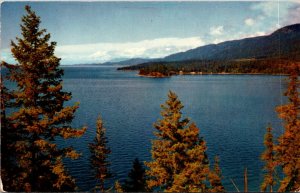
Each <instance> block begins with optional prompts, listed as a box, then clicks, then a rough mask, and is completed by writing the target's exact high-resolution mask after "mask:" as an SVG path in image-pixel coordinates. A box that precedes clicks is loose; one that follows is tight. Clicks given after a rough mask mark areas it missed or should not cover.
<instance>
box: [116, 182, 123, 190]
mask: <svg viewBox="0 0 300 193" xmlns="http://www.w3.org/2000/svg"><path fill="white" fill-rule="evenodd" d="M114 189H115V192H124V191H123V188H122V186H121V184H120V183H119V181H116V182H115V185H114Z"/></svg>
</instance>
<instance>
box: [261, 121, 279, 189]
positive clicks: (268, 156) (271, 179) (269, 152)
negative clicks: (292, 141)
mask: <svg viewBox="0 0 300 193" xmlns="http://www.w3.org/2000/svg"><path fill="white" fill-rule="evenodd" d="M264 144H265V147H266V150H265V151H264V152H263V154H262V155H261V159H262V160H263V161H265V166H264V170H265V171H266V173H265V176H264V181H263V183H262V185H261V191H262V192H266V191H267V190H268V187H269V191H270V192H273V187H274V185H275V168H276V164H275V153H274V142H273V135H272V128H271V127H270V126H269V127H267V133H266V135H265V140H264Z"/></svg>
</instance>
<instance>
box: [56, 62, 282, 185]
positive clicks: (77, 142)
mask: <svg viewBox="0 0 300 193" xmlns="http://www.w3.org/2000/svg"><path fill="white" fill-rule="evenodd" d="M64 70H65V75H64V77H63V88H64V90H66V91H68V92H72V96H73V98H72V100H71V101H70V102H68V104H69V105H71V104H74V102H80V107H79V109H78V110H77V112H76V114H75V118H74V121H73V123H72V124H73V126H74V127H81V126H87V127H88V130H87V132H86V133H85V135H84V136H83V137H81V138H79V139H72V140H67V141H61V140H60V141H59V144H60V145H62V146H64V145H72V146H73V147H74V148H75V149H76V150H78V151H79V152H81V153H82V156H81V157H80V158H79V159H78V160H75V161H70V160H66V161H65V162H66V166H67V168H68V170H69V172H70V173H71V175H72V176H74V177H75V179H76V183H77V185H78V187H79V190H81V191H88V190H91V189H92V188H93V187H94V186H95V180H94V177H93V172H92V170H93V169H92V168H91V167H90V165H89V156H90V153H89V149H88V143H90V142H92V140H93V139H94V137H95V124H96V119H97V117H98V116H99V115H101V117H102V119H103V121H104V126H105V128H106V129H107V130H106V131H107V137H108V141H109V144H108V145H109V147H110V148H111V151H112V153H111V155H110V157H109V160H110V162H111V166H110V169H111V171H112V173H113V174H114V176H113V178H112V179H111V180H109V181H108V182H107V184H106V185H107V187H110V186H112V185H113V183H114V181H115V180H119V181H120V182H123V181H124V180H125V179H126V177H127V174H128V172H129V171H130V169H131V166H132V161H133V160H134V159H135V158H136V157H137V158H139V159H140V160H141V161H149V160H151V154H150V150H151V140H152V139H154V135H153V131H154V128H153V123H154V122H155V121H157V119H159V118H160V110H161V108H160V105H161V104H162V103H164V102H165V101H166V100H167V94H168V91H169V90H172V91H174V92H176V94H177V95H178V97H179V99H180V100H181V102H182V103H183V104H184V108H183V116H187V117H189V118H190V119H191V120H192V121H193V122H195V123H196V125H197V126H198V127H199V128H200V135H201V136H202V137H204V139H205V141H206V142H207V146H208V151H207V153H208V156H209V159H210V161H211V163H213V158H214V156H216V155H218V156H219V158H220V167H221V169H222V173H223V176H224V179H223V183H224V185H225V188H226V190H227V191H236V189H235V188H234V186H233V185H232V183H231V181H230V179H233V180H234V181H235V183H236V184H237V186H238V187H239V189H240V190H243V173H244V168H245V167H247V169H248V180H249V181H248V184H249V191H258V190H259V187H260V183H261V181H262V177H263V172H262V167H263V163H262V162H261V161H260V154H261V153H262V152H263V150H264V146H263V137H264V134H265V128H266V127H267V125H268V124H272V126H273V127H274V128H275V129H274V132H275V136H278V135H280V134H281V133H282V127H281V124H282V123H281V120H280V119H278V117H277V113H276V112H275V107H276V106H278V105H280V104H282V103H284V102H285V98H284V97H283V95H282V93H283V92H284V90H285V88H286V83H285V79H286V77H285V76H271V75H194V76H193V75H184V76H172V77H170V78H145V77H139V76H137V75H136V72H134V71H132V72H124V71H117V70H116V67H64Z"/></svg>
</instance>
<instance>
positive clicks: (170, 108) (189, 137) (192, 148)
mask: <svg viewBox="0 0 300 193" xmlns="http://www.w3.org/2000/svg"><path fill="white" fill-rule="evenodd" d="M168 98H169V99H168V100H167V101H166V103H165V104H164V105H162V106H161V107H162V112H161V115H162V117H163V119H161V120H158V121H157V122H156V123H155V124H154V127H155V128H156V130H157V132H155V133H154V134H155V136H156V137H157V139H155V140H153V141H152V151H151V154H152V159H153V160H152V161H151V162H146V166H147V167H148V168H149V170H147V171H146V175H147V176H148V177H149V180H147V185H148V187H149V188H150V189H151V188H156V189H158V190H164V191H167V192H203V191H208V186H207V184H208V183H209V182H208V174H209V172H210V169H209V161H208V158H207V155H206V149H207V148H206V144H205V141H204V140H203V138H199V128H197V127H196V125H195V124H194V123H191V124H190V123H189V122H190V120H189V119H187V118H185V119H181V114H182V113H181V109H182V108H183V105H182V104H181V102H180V101H179V99H178V97H177V96H176V94H175V93H173V92H171V91H170V92H169V94H168Z"/></svg>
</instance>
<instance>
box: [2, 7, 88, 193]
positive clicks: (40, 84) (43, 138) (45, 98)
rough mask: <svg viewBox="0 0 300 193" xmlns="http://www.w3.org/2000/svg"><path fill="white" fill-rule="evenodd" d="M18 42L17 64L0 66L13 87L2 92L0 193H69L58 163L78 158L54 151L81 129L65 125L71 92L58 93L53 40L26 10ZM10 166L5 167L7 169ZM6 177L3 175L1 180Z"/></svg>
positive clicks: (60, 72)
mask: <svg viewBox="0 0 300 193" xmlns="http://www.w3.org/2000/svg"><path fill="white" fill-rule="evenodd" d="M25 9H26V12H27V15H25V16H23V18H22V24H21V30H22V38H17V43H15V42H13V41H12V43H11V52H12V55H13V57H14V58H15V59H16V61H17V65H9V64H7V63H5V62H2V65H5V66H6V67H7V68H8V69H9V74H8V79H9V80H10V81H12V82H14V83H16V85H17V88H16V89H15V90H3V92H5V93H6V96H9V97H8V98H7V97H6V98H1V99H2V100H7V101H3V102H2V104H4V105H5V104H10V105H9V106H7V107H4V106H3V107H2V108H3V109H5V108H8V107H12V108H11V111H12V113H10V114H9V115H7V114H6V115H3V116H2V117H1V119H2V121H4V122H5V124H4V125H2V131H1V132H2V133H3V134H4V133H5V134H4V135H5V141H4V143H6V144H5V145H3V146H1V157H2V163H3V162H4V163H5V164H3V165H2V167H1V174H2V176H3V178H2V179H3V183H4V189H5V190H7V191H72V190H75V187H76V186H75V182H74V179H73V178H72V177H71V176H70V175H69V174H68V172H67V171H66V169H65V167H64V164H63V159H64V158H71V159H77V158H78V157H79V154H78V153H77V152H76V151H75V150H74V149H73V148H72V147H65V148H58V146H57V144H56V143H55V141H56V140H57V139H58V138H62V139H68V138H78V137H80V136H82V135H83V133H84V132H85V128H82V129H75V128H72V127H71V126H70V123H71V122H72V119H73V118H74V113H75V111H76V109H77V108H78V104H75V105H74V106H64V104H65V102H66V101H69V100H70V99H71V97H72V96H71V93H68V92H64V91H62V78H61V77H62V75H63V70H62V69H60V68H59V61H60V59H59V58H57V57H56V56H55V55H54V49H55V46H56V43H55V42H50V43H49V39H50V34H47V33H46V30H45V29H42V30H40V29H39V25H40V23H41V21H40V18H39V17H38V16H37V15H36V14H35V12H33V11H32V10H31V8H30V7H29V6H26V7H25ZM6 163H10V165H9V166H8V165H6ZM4 176H5V177H4Z"/></svg>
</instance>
